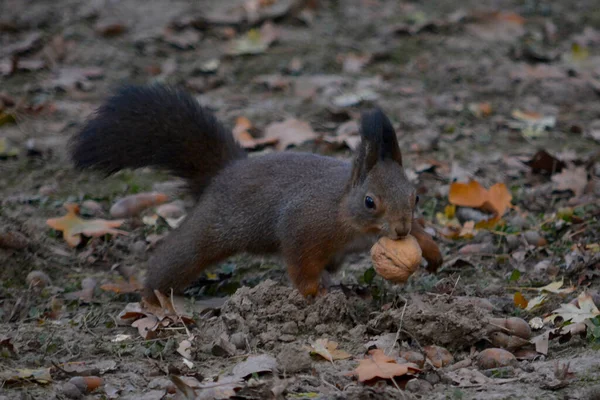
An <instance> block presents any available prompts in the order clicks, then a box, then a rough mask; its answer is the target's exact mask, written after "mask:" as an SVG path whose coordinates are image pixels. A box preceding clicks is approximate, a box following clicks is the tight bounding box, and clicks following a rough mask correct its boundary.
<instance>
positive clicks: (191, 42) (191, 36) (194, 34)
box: [163, 28, 202, 50]
mask: <svg viewBox="0 0 600 400" xmlns="http://www.w3.org/2000/svg"><path fill="white" fill-rule="evenodd" d="M201 38H202V37H201V35H200V33H198V31H196V30H195V29H193V28H189V29H184V30H182V31H175V30H172V29H166V30H165V32H164V33H163V40H164V41H165V42H166V43H169V44H170V45H172V46H174V47H176V48H178V49H180V50H187V49H193V48H194V47H196V45H197V44H198V43H199V42H200V39H201Z"/></svg>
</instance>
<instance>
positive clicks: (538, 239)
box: [523, 231, 548, 247]
mask: <svg viewBox="0 0 600 400" xmlns="http://www.w3.org/2000/svg"><path fill="white" fill-rule="evenodd" d="M523 237H524V238H525V240H527V243H529V244H530V245H533V246H535V247H540V246H545V245H547V244H548V241H547V240H546V239H544V238H543V237H542V236H540V234H539V233H537V232H535V231H527V232H525V233H524V234H523Z"/></svg>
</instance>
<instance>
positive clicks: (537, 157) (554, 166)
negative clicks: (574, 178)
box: [526, 150, 566, 174]
mask: <svg viewBox="0 0 600 400" xmlns="http://www.w3.org/2000/svg"><path fill="white" fill-rule="evenodd" d="M526 164H527V165H529V167H530V168H531V170H532V171H534V172H545V173H549V174H554V173H555V172H560V171H562V169H563V168H564V167H566V164H565V163H564V162H563V161H562V160H559V159H558V158H556V157H554V156H553V155H551V154H550V153H548V152H547V151H546V150H539V151H538V152H537V153H535V154H534V156H533V157H532V158H531V160H529V161H527V162H526Z"/></svg>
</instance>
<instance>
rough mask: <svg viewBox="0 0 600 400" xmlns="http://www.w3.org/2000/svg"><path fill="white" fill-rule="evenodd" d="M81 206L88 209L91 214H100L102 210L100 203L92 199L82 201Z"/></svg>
mask: <svg viewBox="0 0 600 400" xmlns="http://www.w3.org/2000/svg"><path fill="white" fill-rule="evenodd" d="M81 207H82V208H84V209H85V210H87V211H89V212H90V213H91V214H92V215H100V214H102V212H103V210H102V206H101V205H100V203H98V202H97V201H94V200H86V201H84V202H83V203H81Z"/></svg>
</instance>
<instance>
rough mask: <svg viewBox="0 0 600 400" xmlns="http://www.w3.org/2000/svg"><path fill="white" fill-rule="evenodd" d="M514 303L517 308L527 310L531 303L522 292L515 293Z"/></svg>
mask: <svg viewBox="0 0 600 400" xmlns="http://www.w3.org/2000/svg"><path fill="white" fill-rule="evenodd" d="M513 301H514V303H515V305H516V306H517V307H519V308H523V309H524V308H527V304H528V303H529V302H528V301H527V299H526V298H525V297H524V296H523V295H522V294H521V292H517V293H515V296H514V299H513Z"/></svg>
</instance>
